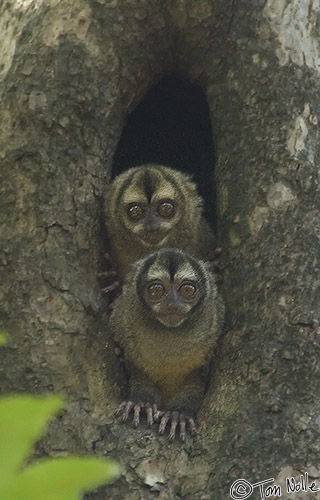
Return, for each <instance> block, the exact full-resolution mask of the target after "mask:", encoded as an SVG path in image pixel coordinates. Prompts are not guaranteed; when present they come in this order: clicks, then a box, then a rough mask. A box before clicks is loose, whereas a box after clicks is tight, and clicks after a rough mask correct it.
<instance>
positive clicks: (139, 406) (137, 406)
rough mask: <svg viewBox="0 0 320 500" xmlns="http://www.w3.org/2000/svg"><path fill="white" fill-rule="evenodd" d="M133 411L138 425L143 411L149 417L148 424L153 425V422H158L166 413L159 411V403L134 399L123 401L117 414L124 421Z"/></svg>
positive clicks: (134, 422)
mask: <svg viewBox="0 0 320 500" xmlns="http://www.w3.org/2000/svg"><path fill="white" fill-rule="evenodd" d="M131 411H133V425H134V427H138V425H139V423H140V415H141V412H142V411H144V412H145V414H146V417H147V424H148V426H149V427H151V426H152V424H153V422H157V421H158V420H159V418H160V417H161V416H162V415H164V412H163V411H159V410H158V408H157V405H155V404H154V405H151V404H150V403H142V402H139V403H134V402H133V401H123V402H122V403H121V404H120V406H119V408H118V409H117V411H116V415H117V416H120V418H121V420H122V422H126V420H128V418H129V415H130V413H131Z"/></svg>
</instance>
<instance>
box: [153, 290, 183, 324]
mask: <svg viewBox="0 0 320 500" xmlns="http://www.w3.org/2000/svg"><path fill="white" fill-rule="evenodd" d="M187 313H188V311H187V308H186V306H185V304H184V303H183V302H182V301H181V300H180V298H179V297H178V294H177V293H176V292H175V291H174V290H172V291H171V292H170V293H169V294H168V295H167V296H166V297H165V298H163V300H162V301H161V304H160V307H159V311H158V314H157V317H158V319H159V321H160V322H161V323H162V324H163V325H165V326H169V327H177V326H179V325H181V324H182V323H183V321H184V320H185V318H186V315H187Z"/></svg>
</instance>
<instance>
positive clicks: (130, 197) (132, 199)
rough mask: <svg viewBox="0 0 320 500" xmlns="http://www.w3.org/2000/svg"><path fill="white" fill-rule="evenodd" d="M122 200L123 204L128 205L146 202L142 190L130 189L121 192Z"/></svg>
mask: <svg viewBox="0 0 320 500" xmlns="http://www.w3.org/2000/svg"><path fill="white" fill-rule="evenodd" d="M122 201H123V203H124V204H125V205H129V204H130V203H137V205H140V204H141V203H147V198H146V196H145V194H144V193H143V192H142V191H140V192H139V191H135V192H134V193H132V192H131V189H130V190H128V191H126V192H125V193H123V196H122Z"/></svg>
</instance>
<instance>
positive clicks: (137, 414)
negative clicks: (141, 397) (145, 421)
mask: <svg viewBox="0 0 320 500" xmlns="http://www.w3.org/2000/svg"><path fill="white" fill-rule="evenodd" d="M140 412H141V406H140V405H138V404H136V405H135V406H134V409H133V425H134V426H135V427H138V425H139V423H140Z"/></svg>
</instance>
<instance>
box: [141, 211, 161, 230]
mask: <svg viewBox="0 0 320 500" xmlns="http://www.w3.org/2000/svg"><path fill="white" fill-rule="evenodd" d="M143 229H144V230H145V232H146V233H156V232H157V231H159V229H160V223H159V220H158V218H157V217H155V216H152V215H150V216H149V217H146V218H145V221H144V224H143Z"/></svg>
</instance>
